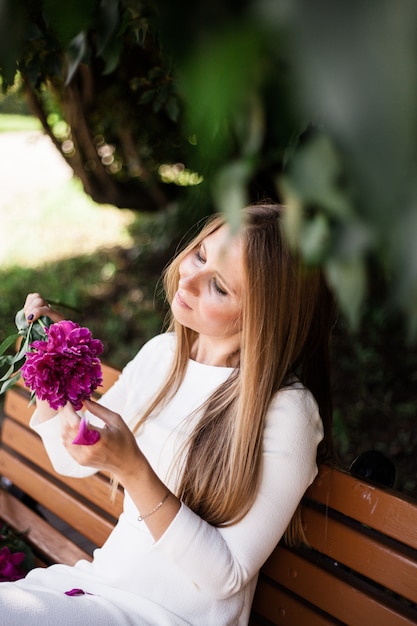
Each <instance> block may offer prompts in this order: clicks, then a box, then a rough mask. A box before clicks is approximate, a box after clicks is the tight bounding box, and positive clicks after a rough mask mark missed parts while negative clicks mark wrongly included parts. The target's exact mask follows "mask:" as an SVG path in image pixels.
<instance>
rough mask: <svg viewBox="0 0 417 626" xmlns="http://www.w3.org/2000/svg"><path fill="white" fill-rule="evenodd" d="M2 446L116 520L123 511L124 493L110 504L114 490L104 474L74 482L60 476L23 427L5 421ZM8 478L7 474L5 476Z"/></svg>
mask: <svg viewBox="0 0 417 626" xmlns="http://www.w3.org/2000/svg"><path fill="white" fill-rule="evenodd" d="M2 442H3V445H7V446H9V447H10V448H12V449H13V450H16V451H17V452H18V453H19V454H20V455H22V456H24V457H25V458H27V459H29V460H30V461H32V462H33V463H35V464H36V465H38V466H39V467H41V468H42V469H43V470H44V471H46V472H48V473H52V474H53V475H54V476H56V477H57V478H58V479H59V481H60V482H62V483H64V484H65V485H67V486H69V487H71V489H73V490H74V491H77V492H78V493H80V494H81V495H82V496H83V497H85V498H86V499H88V500H91V501H92V502H93V503H94V504H95V505H96V506H98V507H100V508H102V509H103V510H104V511H106V512H107V513H109V515H111V516H113V518H117V517H118V516H119V514H120V513H121V511H122V508H123V492H122V490H121V489H118V491H117V493H116V499H115V501H114V502H113V501H112V500H111V486H110V483H109V480H108V479H107V478H105V477H104V475H102V474H96V475H94V476H91V477H89V478H71V477H69V476H62V475H58V474H57V473H56V472H55V471H54V470H53V468H52V465H51V462H50V460H49V457H48V455H47V453H46V451H45V448H44V446H43V443H42V441H41V439H40V437H39V436H38V435H37V434H36V433H35V432H34V431H31V430H28V429H27V428H24V427H22V426H21V425H20V424H19V423H17V422H14V421H13V420H11V419H8V418H6V419H5V420H4V423H3V427H2ZM6 475H7V474H6Z"/></svg>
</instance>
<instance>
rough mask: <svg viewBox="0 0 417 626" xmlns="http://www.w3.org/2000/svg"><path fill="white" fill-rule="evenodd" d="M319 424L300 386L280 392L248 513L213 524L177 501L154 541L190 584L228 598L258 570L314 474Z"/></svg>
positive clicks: (316, 415) (269, 417)
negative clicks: (229, 522) (164, 528)
mask: <svg viewBox="0 0 417 626" xmlns="http://www.w3.org/2000/svg"><path fill="white" fill-rule="evenodd" d="M321 439H322V423H321V420H320V417H319V415H318V411H317V406H316V403H315V401H314V400H313V398H312V396H311V394H310V393H309V392H308V391H306V390H305V389H293V390H285V391H281V392H280V393H278V394H277V397H276V400H275V402H274V403H273V406H272V408H271V410H270V413H269V416H268V423H267V426H266V430H265V436H264V446H263V470H262V480H261V484H260V488H259V492H258V495H257V497H256V500H255V502H254V505H253V506H252V508H251V510H250V511H249V512H248V514H247V515H246V516H245V517H244V518H243V519H242V521H240V522H239V523H237V524H235V525H233V526H230V527H226V528H221V529H217V528H214V527H212V526H210V525H209V524H207V523H206V522H204V521H203V520H201V519H200V518H199V517H198V516H197V515H195V514H194V513H193V512H192V511H190V510H189V509H188V508H187V507H185V506H183V507H182V509H181V511H180V512H179V514H178V516H177V518H176V519H175V520H174V522H173V523H172V524H171V526H170V527H169V529H168V530H167V532H166V533H165V534H164V536H163V537H162V538H161V539H160V541H159V542H158V544H156V545H155V550H161V551H163V552H164V553H165V554H166V555H167V556H168V557H169V558H171V559H172V560H173V561H175V562H176V564H177V565H179V566H180V567H182V568H183V569H184V570H185V571H186V572H187V574H188V576H189V577H190V578H191V580H192V581H193V583H194V584H196V585H197V586H198V587H200V588H202V589H203V590H204V591H205V592H206V593H208V594H210V595H212V596H214V597H216V598H218V599H223V598H228V597H230V596H231V595H233V594H234V593H236V592H237V591H238V590H239V589H241V588H242V587H243V586H244V585H245V584H246V583H248V582H249V581H250V580H251V579H252V578H253V576H255V574H256V573H257V572H258V570H259V569H260V567H261V566H262V564H263V563H264V561H265V560H266V559H267V557H268V556H269V554H270V553H271V552H272V550H273V549H274V547H275V545H276V544H277V543H278V541H279V540H280V538H281V537H282V535H283V533H284V532H285V530H286V528H287V526H288V524H289V522H290V520H291V518H292V516H293V514H294V512H295V510H296V508H297V506H298V503H299V502H300V500H301V498H302V496H303V494H304V492H305V490H306V489H307V487H308V486H309V485H310V484H311V482H312V481H313V480H314V477H315V476H316V473H317V466H316V452H317V445H318V443H319V441H320V440H321Z"/></svg>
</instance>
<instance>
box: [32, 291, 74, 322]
mask: <svg viewBox="0 0 417 626" xmlns="http://www.w3.org/2000/svg"><path fill="white" fill-rule="evenodd" d="M23 310H24V312H25V316H26V319H27V321H28V322H36V320H37V319H39V318H40V317H42V315H45V316H46V317H49V319H50V320H52V322H61V321H62V320H63V319H65V317H64V316H63V315H62V314H61V313H59V312H58V311H55V309H52V308H51V307H50V305H49V304H48V303H47V302H46V300H44V298H42V296H41V295H40V293H29V294H28V295H27V296H26V301H25V305H24V307H23Z"/></svg>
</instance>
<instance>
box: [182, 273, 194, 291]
mask: <svg viewBox="0 0 417 626" xmlns="http://www.w3.org/2000/svg"><path fill="white" fill-rule="evenodd" d="M198 282H199V281H198V276H197V273H196V272H192V273H191V274H186V275H185V276H181V278H180V280H179V286H180V287H181V289H184V290H185V291H190V292H191V293H197V291H198Z"/></svg>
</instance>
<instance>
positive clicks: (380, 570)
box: [303, 507, 417, 603]
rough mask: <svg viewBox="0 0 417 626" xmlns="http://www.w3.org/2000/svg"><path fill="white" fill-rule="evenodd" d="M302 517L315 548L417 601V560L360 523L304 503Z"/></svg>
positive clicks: (309, 540) (310, 541)
mask: <svg viewBox="0 0 417 626" xmlns="http://www.w3.org/2000/svg"><path fill="white" fill-rule="evenodd" d="M303 520H304V522H305V525H306V536H307V540H308V542H309V544H310V546H311V547H312V548H315V549H316V550H318V551H319V552H321V553H324V554H326V555H327V556H329V557H331V558H332V559H334V560H335V561H338V562H339V563H343V565H345V566H347V567H350V568H352V569H354V570H355V571H357V572H359V573H360V574H362V575H363V576H366V577H367V578H370V579H371V580H373V581H375V582H377V583H378V584H380V585H382V586H384V587H387V588H388V589H391V591H394V592H395V593H398V594H400V595H402V596H403V597H405V598H408V599H409V600H411V601H412V602H415V603H417V585H416V581H417V561H416V560H415V558H416V555H414V560H413V559H412V558H408V557H407V555H406V554H404V553H403V552H402V551H398V550H396V549H395V545H394V542H391V543H390V545H389V546H387V545H385V544H384V543H381V542H380V541H378V540H377V539H376V538H373V537H370V536H368V535H367V534H366V532H364V529H361V527H360V526H359V527H353V526H350V525H349V524H346V523H342V521H338V520H337V519H332V517H330V516H329V515H327V514H326V512H319V511H316V510H313V509H310V508H308V507H304V510H303Z"/></svg>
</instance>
